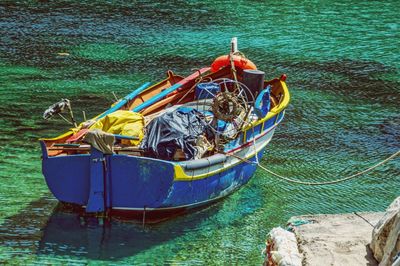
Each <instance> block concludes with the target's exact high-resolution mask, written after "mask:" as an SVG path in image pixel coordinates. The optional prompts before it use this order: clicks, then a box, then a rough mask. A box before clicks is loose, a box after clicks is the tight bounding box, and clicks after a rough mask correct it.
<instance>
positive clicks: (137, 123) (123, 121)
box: [90, 110, 144, 146]
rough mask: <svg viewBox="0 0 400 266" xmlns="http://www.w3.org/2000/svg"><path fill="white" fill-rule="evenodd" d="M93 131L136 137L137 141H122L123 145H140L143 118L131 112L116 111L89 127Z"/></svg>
mask: <svg viewBox="0 0 400 266" xmlns="http://www.w3.org/2000/svg"><path fill="white" fill-rule="evenodd" d="M94 129H99V130H102V131H104V132H107V133H111V134H118V135H124V136H130V137H138V138H139V139H138V140H122V142H123V143H125V144H130V145H133V146H136V145H139V144H140V142H141V141H142V139H143V137H144V132H143V129H144V117H143V115H142V114H139V113H135V112H132V111H123V110H118V111H115V112H113V113H111V114H108V115H106V116H105V117H103V118H101V119H100V120H98V121H97V122H96V123H94V124H93V125H92V126H90V130H94Z"/></svg>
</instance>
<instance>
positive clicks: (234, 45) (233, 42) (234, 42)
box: [231, 37, 239, 54]
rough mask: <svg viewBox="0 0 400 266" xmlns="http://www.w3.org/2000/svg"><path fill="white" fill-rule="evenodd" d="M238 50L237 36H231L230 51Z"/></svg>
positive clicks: (235, 51)
mask: <svg viewBox="0 0 400 266" xmlns="http://www.w3.org/2000/svg"><path fill="white" fill-rule="evenodd" d="M238 51H239V50H238V42H237V37H233V38H232V40H231V53H232V54H234V53H237V52H238Z"/></svg>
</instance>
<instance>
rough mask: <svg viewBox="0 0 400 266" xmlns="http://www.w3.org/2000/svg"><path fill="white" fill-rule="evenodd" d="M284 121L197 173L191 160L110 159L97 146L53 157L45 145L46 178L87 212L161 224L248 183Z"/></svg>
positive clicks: (250, 135) (255, 132) (252, 134)
mask: <svg viewBox="0 0 400 266" xmlns="http://www.w3.org/2000/svg"><path fill="white" fill-rule="evenodd" d="M283 117H284V112H282V113H280V114H279V115H278V116H277V117H273V118H271V119H269V120H266V121H265V122H264V123H263V124H260V126H256V127H255V128H254V129H252V130H248V131H247V132H244V134H243V135H242V136H240V137H239V138H237V139H236V140H235V142H234V143H232V145H231V146H229V145H227V147H228V148H229V153H232V154H234V156H226V157H227V159H226V160H225V161H223V160H219V161H217V162H216V163H215V164H211V163H210V164H209V165H206V166H200V167H198V168H196V169H193V168H191V167H187V162H171V161H164V160H157V159H153V158H148V157H137V156H131V155H122V154H112V155H105V154H103V153H101V152H99V151H98V150H96V149H94V148H92V149H91V151H90V153H89V154H75V155H65V156H61V155H60V156H48V154H47V149H46V144H45V142H43V141H42V142H41V146H42V153H43V155H42V158H43V159H42V164H43V167H42V169H43V175H44V176H45V180H46V182H47V185H48V187H49V188H50V190H51V192H52V193H53V195H54V196H55V197H56V198H57V199H58V200H59V201H61V202H66V203H72V204H77V205H79V206H81V207H83V208H84V209H85V211H86V212H89V213H96V212H107V213H111V214H113V213H114V214H117V215H123V216H130V217H132V218H140V219H142V218H143V217H146V221H147V220H151V219H156V220H162V219H163V218H166V217H171V216H175V215H178V214H181V213H185V212H188V211H190V210H193V209H198V208H202V207H204V206H207V205H210V204H212V203H214V202H216V201H218V200H220V199H222V198H224V197H226V196H228V195H230V194H231V193H233V192H234V191H236V190H238V189H239V188H240V187H242V186H243V185H245V184H246V183H247V182H248V181H249V180H250V178H251V177H252V176H253V174H254V172H255V170H256V168H257V163H256V162H257V160H260V159H261V158H262V156H263V154H264V150H265V148H266V146H267V144H268V143H269V141H270V140H271V139H272V136H273V133H274V130H275V127H276V126H277V125H278V124H279V123H280V122H281V121H282V119H283ZM243 158H244V159H243ZM185 163H186V164H185Z"/></svg>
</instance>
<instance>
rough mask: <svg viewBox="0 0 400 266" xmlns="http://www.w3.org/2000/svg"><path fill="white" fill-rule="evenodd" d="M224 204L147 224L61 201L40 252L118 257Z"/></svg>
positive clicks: (188, 226)
mask: <svg viewBox="0 0 400 266" xmlns="http://www.w3.org/2000/svg"><path fill="white" fill-rule="evenodd" d="M219 206H220V204H217V205H213V206H211V207H209V208H207V209H204V210H202V211H200V212H196V213H193V214H190V215H187V216H182V217H179V218H177V219H173V220H169V221H166V222H164V223H160V224H156V225H149V224H146V225H145V226H143V224H142V223H141V221H126V220H117V219H115V218H113V219H112V220H109V219H102V218H96V217H94V216H88V215H87V214H83V215H82V213H81V212H79V211H78V212H77V211H76V208H75V207H72V206H69V205H66V204H62V203H60V204H58V205H57V207H56V208H55V209H54V211H53V213H52V214H51V216H50V218H49V219H48V221H47V224H46V225H45V227H44V228H43V234H42V237H41V239H40V241H39V247H38V253H39V254H44V255H61V256H74V257H86V258H90V259H102V260H118V259H122V258H125V257H129V256H132V255H135V254H137V253H139V252H141V251H145V250H146V249H149V248H152V247H154V246H157V245H160V244H162V243H164V242H166V241H169V240H171V239H173V238H176V237H179V236H181V235H183V234H185V233H186V232H188V231H192V230H196V228H197V227H198V225H199V224H200V223H201V222H202V221H204V220H205V219H207V218H210V217H212V216H213V214H215V213H216V212H217V211H218V209H219Z"/></svg>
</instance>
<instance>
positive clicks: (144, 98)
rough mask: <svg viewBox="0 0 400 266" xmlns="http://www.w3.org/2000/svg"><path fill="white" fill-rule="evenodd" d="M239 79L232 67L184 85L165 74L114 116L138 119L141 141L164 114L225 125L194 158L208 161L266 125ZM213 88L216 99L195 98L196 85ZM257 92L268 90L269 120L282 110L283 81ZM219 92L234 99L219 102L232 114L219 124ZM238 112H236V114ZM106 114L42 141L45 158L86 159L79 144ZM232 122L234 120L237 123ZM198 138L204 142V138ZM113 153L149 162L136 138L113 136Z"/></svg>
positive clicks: (266, 83) (182, 158)
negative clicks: (189, 112) (177, 112)
mask: <svg viewBox="0 0 400 266" xmlns="http://www.w3.org/2000/svg"><path fill="white" fill-rule="evenodd" d="M243 74H244V73H243V70H242V69H240V68H236V71H235V72H234V73H233V72H232V69H231V67H230V66H227V67H224V68H221V69H220V70H218V71H216V72H214V73H210V71H206V72H204V73H200V72H199V75H198V77H197V78H193V79H191V80H187V81H186V82H182V81H185V79H184V77H182V76H179V75H176V74H174V73H173V72H172V71H168V72H167V77H166V79H164V80H162V81H160V82H158V83H157V84H154V85H151V86H149V87H147V88H146V89H144V90H143V91H141V92H140V93H138V95H137V96H136V97H134V98H132V99H129V100H127V101H126V102H125V103H124V104H123V105H122V106H121V108H119V110H122V111H130V112H137V113H139V114H140V115H141V116H142V117H143V122H142V123H144V124H143V125H142V126H143V131H144V133H143V135H146V131H147V130H148V127H149V125H151V123H152V121H153V120H154V119H156V118H158V117H160V116H162V115H164V114H165V113H166V112H169V111H171V110H174V109H177V108H182V107H184V108H186V109H188V108H189V109H190V108H192V109H196V110H197V111H198V112H199V113H201V117H202V119H203V120H204V121H205V123H206V124H207V125H209V126H210V127H211V128H213V129H216V128H217V127H219V125H220V124H221V123H222V124H224V127H225V132H222V131H221V130H220V131H218V130H214V137H213V139H210V138H208V139H205V142H206V143H207V145H203V146H204V147H205V151H203V152H202V154H201V155H200V156H198V157H196V158H197V159H199V158H204V157H207V156H212V155H214V154H216V153H218V150H219V148H218V147H220V146H221V145H222V146H223V145H224V144H226V143H227V142H229V141H232V140H234V139H236V138H239V137H240V133H241V132H243V131H245V130H248V129H249V128H251V127H255V126H257V121H261V120H263V119H264V120H265V119H266V117H267V114H265V113H264V114H263V115H256V113H255V110H254V107H253V106H254V104H255V102H256V100H257V96H258V95H251V97H244V96H245V95H246V91H245V90H238V88H239V86H238V84H241V82H243ZM215 82H216V83H217V84H219V86H220V92H219V93H215V95H214V94H213V93H212V92H210V91H208V90H207V92H206V93H207V94H208V95H210V94H211V95H212V96H211V97H199V95H197V94H196V87H197V86H198V85H199V84H201V83H214V84H215ZM181 83H182V84H181ZM174 85H175V86H177V87H178V88H177V89H176V90H174V91H172V92H170V93H168V94H166V95H165V96H163V97H162V98H160V97H158V96H159V95H160V94H162V93H166V92H168V89H169V88H171V87H172V86H174ZM178 85H179V86H178ZM262 86H263V88H269V93H268V98H269V99H268V101H269V107H268V110H267V113H270V114H269V115H268V117H273V116H274V115H275V116H276V115H277V114H278V113H279V112H280V110H281V109H282V106H281V105H282V102H283V99H284V98H285V89H284V88H283V86H282V81H281V79H272V80H269V81H263V85H262ZM224 92H227V93H229V94H230V95H234V97H233V96H232V97H231V96H229V97H231V98H232V101H231V102H224V103H222V105H224V106H225V109H227V110H230V111H228V112H233V113H235V114H234V116H232V117H231V116H229V114H223V113H222V114H220V116H221V117H222V116H223V115H225V116H228V118H226V119H219V120H218V119H216V114H215V113H216V110H215V109H214V106H215V104H214V102H215V98H217V97H219V96H218V95H225V94H224ZM225 96H226V95H225ZM155 97H156V98H155ZM157 97H158V98H157ZM120 101H121V100H120ZM148 101H154V103H152V104H149V105H148V106H147V105H144V107H143V108H140V107H141V106H143V104H144V103H146V102H148ZM116 104H118V102H116V103H114V104H113V106H114V105H116ZM138 108H139V109H140V110H139V109H138ZM232 109H234V111H232ZM238 109H240V110H241V111H238ZM105 113H106V112H105ZM105 113H103V116H102V115H101V114H100V115H99V116H97V117H94V118H92V119H90V120H88V121H84V122H82V123H80V124H79V125H78V126H77V127H75V128H72V129H71V130H70V131H68V132H67V133H65V134H63V135H61V136H58V137H56V138H52V139H42V141H43V143H44V144H45V148H46V150H47V156H48V157H53V156H69V155H77V154H88V153H90V148H91V145H90V144H88V143H87V142H86V141H85V140H84V139H85V138H84V136H85V134H87V132H88V131H89V130H90V128H91V127H92V124H93V123H95V122H96V121H98V120H100V119H103V117H105V116H104V114H105ZM225 116H224V117H225ZM237 118H239V122H238V120H237ZM235 119H236V120H235ZM220 120H221V121H220ZM227 121H228V122H227ZM227 124H234V125H235V126H234V127H231V128H233V129H232V132H233V133H232V132H226V128H227ZM228 127H229V125H228ZM142 137H143V136H142ZM202 137H203V140H204V135H203V136H202ZM140 140H141V138H140ZM112 150H113V153H114V154H126V155H131V156H148V154H147V153H146V152H145V151H144V150H143V148H141V145H140V141H138V137H137V136H133V137H132V136H130V137H129V136H121V135H118V134H116V135H115V140H114V141H113V145H112ZM153 158H154V156H153ZM190 159H194V158H190ZM169 160H172V161H185V160H188V157H187V156H186V157H185V154H184V153H183V152H182V150H180V149H177V150H176V152H175V154H174V155H173V157H171V158H169Z"/></svg>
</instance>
